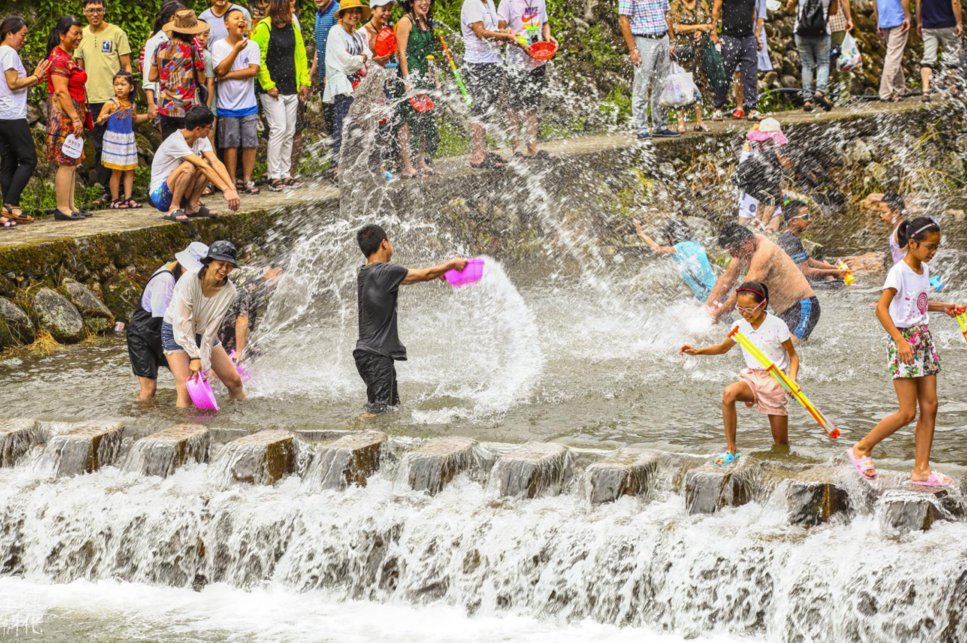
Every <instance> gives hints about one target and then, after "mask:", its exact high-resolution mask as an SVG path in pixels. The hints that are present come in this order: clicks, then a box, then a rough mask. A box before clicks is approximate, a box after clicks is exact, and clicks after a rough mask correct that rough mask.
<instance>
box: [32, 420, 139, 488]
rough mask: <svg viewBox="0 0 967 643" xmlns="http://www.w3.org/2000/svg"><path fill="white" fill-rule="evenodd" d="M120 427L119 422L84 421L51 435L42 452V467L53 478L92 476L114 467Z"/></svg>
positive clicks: (121, 428)
mask: <svg viewBox="0 0 967 643" xmlns="http://www.w3.org/2000/svg"><path fill="white" fill-rule="evenodd" d="M123 436H124V425H123V424H121V423H120V422H86V423H84V424H81V425H79V426H78V427H77V428H75V429H73V430H71V431H68V432H67V433H62V434H60V435H55V436H54V437H52V438H51V439H50V442H49V443H48V444H47V448H45V449H44V455H43V461H42V462H43V464H42V465H41V466H42V467H44V468H47V469H48V470H50V471H51V472H52V473H53V474H54V475H55V476H73V475H79V474H82V473H93V472H94V471H97V470H98V469H100V468H101V467H105V466H108V465H111V464H114V461H115V460H117V457H118V453H119V452H120V451H121V439H122V438H123Z"/></svg>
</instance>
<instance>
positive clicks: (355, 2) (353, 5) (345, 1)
mask: <svg viewBox="0 0 967 643" xmlns="http://www.w3.org/2000/svg"><path fill="white" fill-rule="evenodd" d="M349 9H362V10H363V20H369V15H370V14H371V13H373V12H372V10H371V9H370V8H369V7H367V6H366V5H364V4H363V3H362V2H360V1H359V0H342V2H340V3H339V11H337V12H336V20H339V18H340V16H341V15H342V12H343V11H348V10H349Z"/></svg>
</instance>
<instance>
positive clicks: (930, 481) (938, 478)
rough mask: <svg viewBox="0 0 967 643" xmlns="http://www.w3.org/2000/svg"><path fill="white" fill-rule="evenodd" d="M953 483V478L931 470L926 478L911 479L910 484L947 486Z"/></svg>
mask: <svg viewBox="0 0 967 643" xmlns="http://www.w3.org/2000/svg"><path fill="white" fill-rule="evenodd" d="M953 483H954V479H953V478H951V477H950V476H945V475H944V474H942V473H940V472H939V471H931V472H930V477H928V478H927V479H926V480H911V481H910V484H912V485H914V486H916V487H949V486H950V485H952V484H953Z"/></svg>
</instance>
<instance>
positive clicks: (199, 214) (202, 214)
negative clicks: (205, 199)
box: [185, 205, 215, 219]
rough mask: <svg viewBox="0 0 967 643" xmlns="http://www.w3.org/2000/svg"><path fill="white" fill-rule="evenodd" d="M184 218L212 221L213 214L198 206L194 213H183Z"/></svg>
mask: <svg viewBox="0 0 967 643" xmlns="http://www.w3.org/2000/svg"><path fill="white" fill-rule="evenodd" d="M185 216H186V217H188V218H189V219H214V218H215V213H214V212H212V211H211V210H209V209H208V208H207V207H205V206H203V205H200V206H198V210H197V211H196V212H185Z"/></svg>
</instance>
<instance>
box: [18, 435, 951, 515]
mask: <svg viewBox="0 0 967 643" xmlns="http://www.w3.org/2000/svg"><path fill="white" fill-rule="evenodd" d="M212 433H213V431H211V430H209V429H208V428H206V427H204V426H201V425H184V424H183V425H176V426H173V427H171V428H168V429H165V430H163V431H160V432H157V433H152V434H149V435H142V434H141V433H140V432H139V431H137V430H136V429H128V428H127V427H126V426H125V424H124V423H122V422H118V421H113V420H106V421H92V422H84V423H80V424H70V423H50V422H40V421H35V420H30V419H10V420H0V465H2V466H3V467H14V466H35V467H37V469H38V470H39V471H41V472H42V473H43V474H45V475H49V476H52V477H59V478H62V477H70V476H76V475H84V474H91V473H96V472H97V471H98V470H100V469H103V468H105V467H111V466H115V467H120V468H122V469H124V470H127V471H131V472H134V473H138V474H141V475H145V476H160V477H167V476H170V475H172V474H174V473H175V472H176V471H177V470H178V469H179V468H181V467H184V466H186V465H190V464H195V463H208V462H209V461H210V464H209V468H208V474H207V475H208V479H209V480H210V481H211V483H212V485H213V487H214V488H215V489H218V488H223V487H225V486H231V485H235V484H257V485H273V484H277V483H279V482H280V481H282V480H283V479H284V478H286V477H288V476H294V475H295V476H301V477H302V478H303V479H305V480H308V481H310V484H311V485H312V486H313V488H315V489H317V490H320V491H321V490H324V489H344V488H346V487H350V486H358V487H364V486H366V484H367V481H368V480H370V479H371V478H372V477H374V476H378V475H381V476H384V477H388V478H390V479H392V480H394V481H395V484H396V486H397V488H398V489H400V490H402V491H406V490H413V491H417V492H424V493H427V494H430V495H434V494H437V493H439V492H440V491H442V490H443V489H444V488H445V487H446V486H447V485H448V484H450V483H452V482H453V481H454V480H455V479H456V478H457V477H458V476H468V477H470V478H471V479H473V480H476V481H478V482H479V483H480V484H483V485H485V487H486V488H487V489H488V490H489V492H490V494H491V495H492V496H493V497H494V499H495V500H500V499H518V500H527V499H534V498H540V497H546V496H557V495H560V494H579V495H580V496H581V497H583V498H585V499H586V500H587V502H589V503H590V504H592V505H601V504H605V503H609V502H614V501H615V500H618V499H619V498H621V497H624V496H631V497H636V498H639V499H640V500H641V502H649V501H651V500H654V499H655V498H656V497H658V496H659V495H663V494H669V493H670V494H675V495H677V496H679V497H681V499H682V505H683V511H685V512H686V513H688V514H690V515H700V514H712V513H716V512H721V511H729V510H730V508H733V507H739V506H742V505H747V504H750V503H760V504H763V505H765V504H773V505H775V504H776V503H780V504H782V505H784V506H785V508H786V511H787V521H788V524H789V525H790V526H795V527H801V528H810V527H815V526H818V525H822V524H825V523H830V522H836V521H838V522H847V521H849V520H851V519H852V518H853V517H854V516H858V515H863V514H867V515H869V514H873V515H876V516H878V518H879V520H880V521H881V524H882V525H883V526H884V528H885V529H888V530H890V531H895V532H909V531H919V530H927V529H930V528H931V526H932V525H933V524H934V523H936V522H937V521H942V520H947V521H962V520H965V519H967V499H965V494H967V477H964V478H963V479H962V480H960V481H958V485H957V486H954V487H951V488H946V489H924V488H919V487H915V486H913V485H910V484H909V482H908V481H907V480H906V474H901V473H899V472H889V471H884V472H881V474H880V477H879V479H878V480H876V481H874V482H868V481H864V480H860V479H858V478H857V477H856V474H855V473H854V472H853V470H852V469H851V467H850V466H849V464H848V463H846V462H844V461H839V460H837V461H833V462H828V463H824V464H811V465H810V464H802V465H793V464H789V463H788V462H785V461H772V460H762V459H758V458H756V457H754V456H751V457H743V458H742V459H741V460H740V462H739V463H738V464H736V465H733V466H731V467H727V468H721V467H718V466H715V465H714V464H709V463H708V462H707V461H706V460H704V459H702V458H699V457H697V456H689V455H681V454H675V453H665V452H659V451H653V450H650V449H647V448H644V447H639V446H631V447H625V448H622V449H619V450H617V451H614V452H610V453H609V452H602V451H596V450H588V449H574V448H569V447H566V446H564V445H561V444H556V443H544V442H529V443H526V444H522V445H508V444H496V443H487V444H482V443H479V442H478V441H476V440H473V439H470V438H462V437H444V438H432V439H429V440H425V441H416V443H414V440H412V439H404V438H391V437H388V436H387V435H386V434H384V433H381V432H377V431H360V432H326V433H325V434H323V435H319V434H317V433H314V432H298V431H287V430H283V429H266V430H263V431H259V432H256V433H250V434H241V435H240V436H239V437H236V438H235V439H230V440H227V441H225V442H224V443H221V444H219V443H218V442H217V441H216V440H214V439H213V438H212ZM231 434H232V432H231V431H222V432H221V434H220V435H221V436H226V437H227V436H229V435H231ZM31 463H34V464H31Z"/></svg>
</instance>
